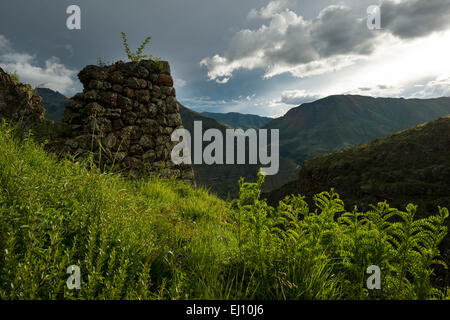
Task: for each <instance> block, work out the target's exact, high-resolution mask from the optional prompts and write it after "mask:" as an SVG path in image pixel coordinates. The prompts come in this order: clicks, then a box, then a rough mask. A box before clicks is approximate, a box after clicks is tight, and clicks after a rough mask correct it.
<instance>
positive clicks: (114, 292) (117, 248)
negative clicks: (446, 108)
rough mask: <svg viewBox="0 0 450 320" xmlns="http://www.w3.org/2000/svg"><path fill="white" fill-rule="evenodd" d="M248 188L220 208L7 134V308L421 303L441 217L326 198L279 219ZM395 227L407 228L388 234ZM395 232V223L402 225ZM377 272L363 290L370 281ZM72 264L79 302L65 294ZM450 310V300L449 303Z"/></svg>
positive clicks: (3, 141) (3, 206)
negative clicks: (207, 302) (20, 304)
mask: <svg viewBox="0 0 450 320" xmlns="http://www.w3.org/2000/svg"><path fill="white" fill-rule="evenodd" d="M262 183H263V177H259V178H258V182H257V183H245V182H244V181H242V180H241V181H240V188H241V193H240V198H239V199H238V200H236V201H234V202H233V203H226V202H224V201H222V200H220V199H218V198H217V197H215V196H213V195H210V194H208V192H206V191H205V190H202V189H194V188H192V187H191V186H190V185H188V184H185V183H183V182H180V181H174V180H165V179H160V178H156V177H149V178H148V179H142V180H131V179H128V178H125V177H122V176H120V175H118V174H114V173H104V172H103V173H102V172H100V171H99V170H98V169H97V168H95V166H93V165H92V164H91V163H89V162H88V161H86V162H82V161H79V160H78V162H75V161H70V160H68V159H67V160H61V159H59V158H58V157H56V156H55V155H50V154H48V153H46V152H45V151H44V150H43V146H42V145H39V144H37V143H36V142H34V140H33V138H32V136H30V135H25V137H23V136H22V137H21V138H19V135H18V134H16V133H15V130H14V129H12V128H10V127H8V126H7V125H5V124H3V125H1V126H0V235H1V236H0V249H1V250H0V298H1V299H417V298H420V299H422V298H423V299H425V298H427V299H428V298H444V297H445V296H446V293H445V292H444V290H438V289H436V288H433V287H432V286H431V285H430V276H431V274H432V272H433V269H432V266H433V265H434V264H436V263H437V262H438V261H437V260H438V257H439V250H438V249H437V246H438V244H439V242H440V241H441V240H442V238H443V237H444V236H445V233H446V227H445V226H444V224H445V223H444V220H445V218H446V216H448V211H447V210H446V209H441V210H440V211H439V213H437V214H436V215H435V216H430V217H429V218H427V219H420V220H414V207H413V206H408V208H407V210H406V211H405V212H403V211H398V210H396V209H391V208H389V206H387V204H379V205H378V206H376V207H374V209H373V210H372V211H369V212H366V213H359V212H358V211H357V210H355V211H354V212H351V213H349V212H345V211H344V210H343V204H342V201H341V200H339V197H338V196H337V195H336V194H335V193H333V192H331V193H322V194H320V195H317V196H316V198H315V200H316V207H317V208H316V209H314V210H313V211H312V212H311V210H310V209H309V208H308V205H307V204H306V202H305V201H304V200H303V198H302V197H300V196H297V197H290V198H287V199H285V200H284V201H283V202H281V203H280V205H279V206H278V207H277V208H272V207H270V206H268V205H267V203H266V202H265V200H261V199H260V188H261V185H262ZM392 217H397V218H398V219H400V221H403V222H398V221H397V222H390V218H392ZM398 219H397V220H398ZM371 264H376V265H379V266H380V267H381V268H382V289H381V290H367V289H366V288H365V281H366V279H367V277H368V275H366V273H365V270H366V268H367V267H368V266H369V265H371ZM70 265H78V266H79V267H80V268H81V277H82V283H81V289H80V290H69V289H68V288H67V286H66V280H67V279H68V276H69V275H68V274H67V273H66V269H67V267H68V266H70ZM447 298H448V294H447Z"/></svg>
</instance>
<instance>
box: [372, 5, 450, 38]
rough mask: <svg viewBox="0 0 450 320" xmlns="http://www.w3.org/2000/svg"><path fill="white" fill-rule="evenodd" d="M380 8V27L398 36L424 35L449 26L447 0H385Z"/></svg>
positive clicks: (415, 36) (449, 18)
mask: <svg viewBox="0 0 450 320" xmlns="http://www.w3.org/2000/svg"><path fill="white" fill-rule="evenodd" d="M380 8H381V25H382V28H383V29H386V30H388V31H390V32H391V33H392V34H394V35H396V36H398V37H400V38H404V39H411V38H417V37H424V36H427V35H429V34H431V33H433V32H436V31H442V30H445V29H446V28H448V26H450V1H449V0H408V1H401V2H398V1H397V2H395V1H392V0H387V1H383V2H382V4H381V7H380Z"/></svg>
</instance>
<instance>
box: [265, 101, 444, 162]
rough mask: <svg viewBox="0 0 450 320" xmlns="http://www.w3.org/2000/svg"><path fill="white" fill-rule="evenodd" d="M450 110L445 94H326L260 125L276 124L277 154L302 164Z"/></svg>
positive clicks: (440, 115) (271, 127)
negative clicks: (431, 96) (407, 96)
mask: <svg viewBox="0 0 450 320" xmlns="http://www.w3.org/2000/svg"><path fill="white" fill-rule="evenodd" d="M448 114H450V98H439V99H423V100H422V99H403V98H401V99H397V98H372V97H366V96H355V95H338V96H329V97H327V98H324V99H320V100H317V101H314V102H311V103H305V104H302V105H301V106H299V107H297V108H293V109H291V110H289V112H287V113H286V115H284V116H283V117H281V118H278V119H275V120H273V121H272V122H270V123H269V124H267V125H266V126H265V127H267V128H270V129H277V128H278V129H280V154H281V156H284V157H286V158H288V159H292V160H294V161H296V162H297V163H298V164H302V163H303V161H305V160H306V159H309V158H312V157H314V156H317V155H320V154H325V153H328V152H332V151H335V150H340V149H344V148H349V147H352V146H356V145H358V144H361V143H367V142H369V141H372V140H374V139H377V138H381V137H384V136H387V135H388V134H391V133H394V132H396V131H399V130H403V129H406V128H409V127H411V126H415V125H418V124H420V123H423V122H426V121H430V120H432V119H436V118H438V117H442V116H445V115H448Z"/></svg>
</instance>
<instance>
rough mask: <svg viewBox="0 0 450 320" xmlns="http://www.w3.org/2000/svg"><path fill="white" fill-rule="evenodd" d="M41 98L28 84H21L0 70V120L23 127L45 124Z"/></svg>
mask: <svg viewBox="0 0 450 320" xmlns="http://www.w3.org/2000/svg"><path fill="white" fill-rule="evenodd" d="M44 113H45V108H44V106H43V105H42V98H41V97H40V96H38V95H36V94H34V91H33V89H32V88H31V86H30V85H29V84H22V83H20V82H18V81H16V80H15V79H13V77H11V76H10V75H9V74H8V73H6V72H5V71H4V70H3V69H2V68H0V119H6V120H8V121H11V122H12V123H14V124H17V125H19V126H23V127H30V128H31V127H32V126H33V125H35V124H36V123H44V122H46V121H45V119H44Z"/></svg>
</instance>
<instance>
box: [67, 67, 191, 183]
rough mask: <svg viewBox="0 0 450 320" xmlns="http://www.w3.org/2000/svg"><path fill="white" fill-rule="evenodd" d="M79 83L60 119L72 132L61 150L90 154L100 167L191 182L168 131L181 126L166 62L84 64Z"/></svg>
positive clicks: (185, 166) (187, 170) (136, 174)
mask: <svg viewBox="0 0 450 320" xmlns="http://www.w3.org/2000/svg"><path fill="white" fill-rule="evenodd" d="M78 78H79V79H80V81H81V83H82V84H83V86H84V90H83V93H80V94H77V95H76V96H74V97H73V98H72V101H71V102H69V103H68V104H67V107H66V110H65V112H64V116H63V124H65V125H66V126H68V127H69V128H70V130H71V132H72V134H71V137H70V138H69V139H67V140H66V141H65V146H64V151H65V152H67V153H70V154H76V155H83V154H87V153H93V155H94V157H95V159H96V161H97V163H98V164H99V165H100V166H101V167H102V168H113V169H114V170H120V171H125V172H128V173H130V174H132V175H133V176H142V175H148V174H162V175H163V176H170V177H175V178H180V179H183V180H188V181H193V180H194V174H193V170H192V166H190V165H175V164H173V163H172V161H171V157H170V153H171V150H172V149H173V147H174V145H175V144H176V143H177V142H172V141H171V134H172V132H173V131H174V130H175V129H177V128H182V122H181V117H180V114H179V110H178V104H177V101H176V93H175V88H173V79H172V77H171V75H170V66H169V64H168V63H167V62H165V61H160V62H155V61H152V60H143V61H140V62H129V63H124V62H117V63H115V64H113V65H111V66H105V67H100V66H87V67H86V68H84V69H83V70H82V71H81V72H80V73H79V74H78Z"/></svg>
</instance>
